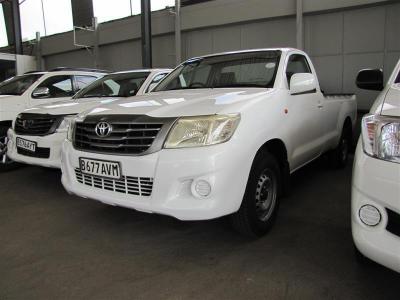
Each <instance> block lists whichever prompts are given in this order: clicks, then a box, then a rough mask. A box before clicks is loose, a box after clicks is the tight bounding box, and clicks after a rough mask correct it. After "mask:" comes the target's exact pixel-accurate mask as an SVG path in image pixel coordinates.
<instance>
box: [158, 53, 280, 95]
mask: <svg viewBox="0 0 400 300" xmlns="http://www.w3.org/2000/svg"><path fill="white" fill-rule="evenodd" d="M280 56H281V52H280V51H254V52H244V53H232V54H224V55H216V56H210V57H200V58H194V59H191V60H188V61H186V62H184V63H183V64H182V65H180V66H179V67H177V68H176V69H175V70H174V71H173V72H172V73H171V74H170V75H169V76H167V77H166V78H165V79H164V80H163V81H162V82H161V83H160V84H159V85H158V86H157V87H156V89H155V91H167V90H181V89H202V88H229V87H261V88H271V87H273V86H274V82H275V76H276V71H277V69H278V65H279V59H280Z"/></svg>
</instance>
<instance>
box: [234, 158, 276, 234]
mask: <svg viewBox="0 0 400 300" xmlns="http://www.w3.org/2000/svg"><path fill="white" fill-rule="evenodd" d="M280 187H281V171H280V168H279V164H278V162H277V160H276V159H275V157H273V156H272V155H271V154H270V153H268V152H266V151H263V152H260V153H258V154H257V155H256V158H255V159H254V162H253V166H252V168H251V171H250V175H249V179H248V182H247V186H246V191H245V195H244V197H243V200H242V204H241V206H240V208H239V210H238V211H237V212H236V213H234V214H233V215H231V223H232V226H233V228H234V229H236V230H237V231H238V232H240V233H241V234H244V235H247V236H251V237H261V236H263V235H265V234H266V233H267V232H268V231H269V230H270V228H271V227H272V225H273V223H274V221H275V219H276V215H277V211H278V208H279V194H280V193H279V191H280Z"/></svg>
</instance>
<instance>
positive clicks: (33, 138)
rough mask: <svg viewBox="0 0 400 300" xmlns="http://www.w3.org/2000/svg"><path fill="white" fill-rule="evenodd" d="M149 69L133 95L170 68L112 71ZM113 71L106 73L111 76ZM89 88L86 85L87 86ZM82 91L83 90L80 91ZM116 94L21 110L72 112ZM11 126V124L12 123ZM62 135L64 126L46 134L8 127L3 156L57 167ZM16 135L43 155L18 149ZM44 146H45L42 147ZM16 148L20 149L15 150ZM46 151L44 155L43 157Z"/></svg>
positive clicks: (147, 88)
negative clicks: (34, 146) (23, 131)
mask: <svg viewBox="0 0 400 300" xmlns="http://www.w3.org/2000/svg"><path fill="white" fill-rule="evenodd" d="M142 72H149V75H148V76H147V78H146V80H145V81H144V82H143V84H142V85H141V86H140V88H139V90H138V91H137V93H136V95H143V94H146V93H148V92H150V91H151V88H152V84H153V80H154V79H155V78H156V77H158V76H159V75H164V76H165V74H168V73H169V72H171V70H170V69H145V70H132V71H123V72H116V73H113V74H128V73H129V74H135V73H142ZM113 74H110V76H112V75H113ZM88 88H90V86H88ZM83 92H84V91H83ZM118 99H121V98H118V97H96V98H75V97H74V98H73V99H69V100H66V101H58V102H55V103H51V104H44V105H39V106H35V107H32V108H29V109H26V110H25V111H23V112H22V113H24V114H30V115H31V116H33V118H36V117H41V116H50V117H57V116H60V117H61V118H62V117H63V116H66V115H76V114H78V113H81V112H83V111H85V110H88V109H91V108H94V107H96V106H98V105H101V104H105V103H110V102H113V101H116V100H118ZM14 127H15V126H14ZM65 138H66V130H64V131H62V130H61V131H59V130H53V132H52V133H50V134H41V135H37V134H17V133H16V132H15V130H14V128H12V129H10V130H9V131H8V141H9V142H8V147H7V148H8V150H7V156H8V157H9V158H10V159H12V160H13V161H16V162H19V163H25V164H31V165H38V166H43V167H49V168H60V167H61V145H62V142H63V141H64V139H65ZM17 139H22V140H25V141H28V142H32V143H35V145H36V149H38V150H37V151H36V152H39V151H46V155H45V156H42V157H40V156H41V155H40V154H38V155H37V156H35V154H34V153H31V152H29V151H28V152H26V151H24V152H21V151H19V149H18V147H17V142H16V140H17ZM43 149H45V150H43ZM19 152H20V153H19ZM47 152H48V157H47Z"/></svg>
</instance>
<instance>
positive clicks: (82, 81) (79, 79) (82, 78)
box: [75, 75, 97, 91]
mask: <svg viewBox="0 0 400 300" xmlns="http://www.w3.org/2000/svg"><path fill="white" fill-rule="evenodd" d="M96 79H97V77H94V76H86V75H76V76H75V83H76V89H77V91H79V90H81V89H83V88H84V87H85V86H87V85H88V84H90V83H92V82H93V81H95V80H96Z"/></svg>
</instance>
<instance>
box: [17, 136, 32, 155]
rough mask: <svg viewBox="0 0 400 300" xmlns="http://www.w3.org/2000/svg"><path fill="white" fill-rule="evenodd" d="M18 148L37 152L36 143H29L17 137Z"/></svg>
mask: <svg viewBox="0 0 400 300" xmlns="http://www.w3.org/2000/svg"><path fill="white" fill-rule="evenodd" d="M17 147H18V148H21V149H24V150H27V151H30V152H35V150H36V142H32V141H28V140H25V139H21V138H18V137H17Z"/></svg>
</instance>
